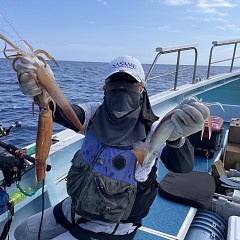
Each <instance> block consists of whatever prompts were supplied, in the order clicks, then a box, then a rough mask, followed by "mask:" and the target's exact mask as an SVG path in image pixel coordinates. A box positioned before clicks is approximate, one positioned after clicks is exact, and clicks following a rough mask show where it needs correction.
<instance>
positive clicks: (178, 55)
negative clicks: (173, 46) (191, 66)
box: [173, 50, 181, 91]
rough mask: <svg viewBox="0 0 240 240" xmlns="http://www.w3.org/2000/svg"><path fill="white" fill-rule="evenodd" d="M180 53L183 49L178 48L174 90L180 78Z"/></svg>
mask: <svg viewBox="0 0 240 240" xmlns="http://www.w3.org/2000/svg"><path fill="white" fill-rule="evenodd" d="M180 53H181V50H178V53H177V64H176V73H175V80H174V87H173V90H174V91H176V90H177V80H178V70H179V62H180Z"/></svg>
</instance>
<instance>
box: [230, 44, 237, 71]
mask: <svg viewBox="0 0 240 240" xmlns="http://www.w3.org/2000/svg"><path fill="white" fill-rule="evenodd" d="M236 49H237V43H235V44H234V50H233V56H232V62H231V67H230V72H232V69H233V63H234V60H235V54H236Z"/></svg>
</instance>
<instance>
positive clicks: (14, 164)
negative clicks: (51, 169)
mask: <svg viewBox="0 0 240 240" xmlns="http://www.w3.org/2000/svg"><path fill="white" fill-rule="evenodd" d="M21 126H22V123H21V122H19V121H16V122H15V123H14V124H12V125H11V126H10V127H8V128H5V127H3V126H2V124H0V138H1V137H4V136H7V135H8V134H9V133H10V131H11V129H12V128H15V127H16V128H18V127H21ZM0 147H2V148H4V149H5V150H7V152H4V151H2V152H0V186H3V187H5V186H6V187H10V186H11V184H12V183H13V182H15V181H20V180H21V173H22V170H24V169H25V168H26V166H27V164H26V161H24V156H23V154H22V153H21V151H20V150H18V149H17V148H16V147H14V146H13V145H10V144H6V143H4V142H2V141H0Z"/></svg>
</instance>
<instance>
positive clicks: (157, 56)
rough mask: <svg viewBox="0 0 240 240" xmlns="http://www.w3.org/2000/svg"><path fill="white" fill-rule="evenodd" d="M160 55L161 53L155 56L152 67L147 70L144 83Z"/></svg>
mask: <svg viewBox="0 0 240 240" xmlns="http://www.w3.org/2000/svg"><path fill="white" fill-rule="evenodd" d="M161 54H162V53H161V52H159V53H158V54H157V55H156V57H155V59H154V61H153V63H152V65H151V67H150V69H149V71H148V73H147V76H146V78H145V82H147V81H148V79H149V76H150V74H151V73H152V70H153V68H154V67H155V65H156V62H157V60H158V58H159V57H160V55H161Z"/></svg>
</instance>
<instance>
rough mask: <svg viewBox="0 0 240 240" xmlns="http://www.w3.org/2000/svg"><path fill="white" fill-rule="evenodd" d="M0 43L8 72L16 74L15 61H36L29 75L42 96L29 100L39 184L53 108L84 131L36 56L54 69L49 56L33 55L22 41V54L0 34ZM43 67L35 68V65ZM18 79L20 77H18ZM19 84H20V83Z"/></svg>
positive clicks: (48, 146) (46, 151)
mask: <svg viewBox="0 0 240 240" xmlns="http://www.w3.org/2000/svg"><path fill="white" fill-rule="evenodd" d="M0 39H2V40H3V41H4V42H5V48H4V50H3V54H4V56H5V57H6V58H7V59H10V60H12V68H13V69H14V70H15V71H17V69H16V67H15V64H16V62H17V61H18V60H20V61H21V59H22V58H23V57H31V58H36V59H38V60H40V61H36V65H37V70H36V75H34V74H31V73H29V75H30V76H31V77H32V79H33V81H36V84H37V85H38V86H39V87H40V88H41V89H42V92H41V93H40V94H38V95H36V96H34V98H33V101H34V102H33V104H34V103H35V104H37V105H38V106H39V116H38V129H37V135H36V150H35V159H36V160H35V167H36V182H37V183H39V182H40V181H41V180H43V179H44V178H45V176H46V160H47V158H48V155H49V151H50V147H51V141H52V129H53V114H54V111H55V108H56V104H58V106H59V107H60V108H61V109H62V110H63V112H64V113H65V114H66V116H67V117H68V118H69V120H70V121H71V122H72V123H73V124H74V125H75V126H76V127H77V129H78V130H79V131H80V132H81V133H83V132H84V129H83V126H82V124H81V122H80V121H79V119H78V117H77V116H76V113H75V112H74V110H73V109H72V107H71V105H70V104H69V102H68V100H67V98H66V97H65V95H64V94H63V92H62V90H61V89H60V87H59V86H58V85H57V83H56V81H55V80H54V77H53V76H51V74H49V72H48V71H47V70H46V66H47V63H46V60H45V59H44V58H43V57H42V56H40V55H39V54H43V55H44V56H45V57H47V58H48V59H49V60H51V61H52V62H54V63H55V64H56V65H57V66H58V64H57V62H56V61H55V59H54V58H53V57H52V56H51V55H49V53H47V52H46V51H44V50H41V49H39V50H36V51H34V50H33V48H32V46H31V45H30V44H29V43H27V42H26V41H25V40H23V42H24V44H25V45H26V46H27V48H28V49H29V50H30V51H29V52H25V51H23V50H22V49H20V48H19V47H17V46H16V45H14V44H13V43H12V42H11V41H9V40H8V39H7V38H6V37H5V36H3V35H1V34H0ZM8 45H9V46H10V47H11V48H9V49H7V46H8ZM7 52H15V54H13V55H7ZM41 62H42V63H43V64H39V63H41ZM19 79H20V76H19ZM20 84H21V83H20ZM50 102H52V103H53V105H54V111H53V112H52V111H51V109H50V107H49V103H50Z"/></svg>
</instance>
